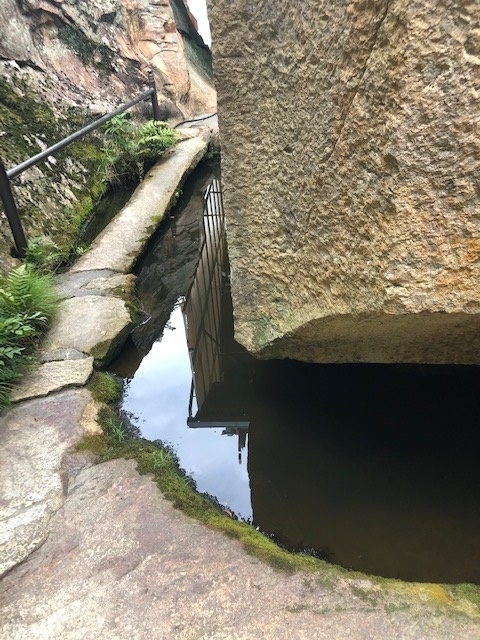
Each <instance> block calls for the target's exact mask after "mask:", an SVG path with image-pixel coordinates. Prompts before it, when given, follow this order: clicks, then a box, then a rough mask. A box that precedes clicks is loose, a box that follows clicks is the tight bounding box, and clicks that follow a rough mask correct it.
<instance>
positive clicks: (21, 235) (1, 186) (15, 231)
mask: <svg viewBox="0 0 480 640" xmlns="http://www.w3.org/2000/svg"><path fill="white" fill-rule="evenodd" d="M148 85H149V87H148V89H147V90H146V91H143V92H142V93H140V94H139V95H138V96H137V97H136V98H133V99H132V100H130V101H129V102H126V103H125V104H122V105H121V106H119V107H118V108H117V109H114V110H113V111H110V113H107V114H106V115H105V116H102V117H101V118H98V120H95V121H94V122H92V123H90V124H89V125H87V126H86V127H83V128H82V129H79V130H78V131H76V132H75V133H72V134H71V135H69V136H67V137H66V138H63V140H60V141H59V142H56V143H55V144H53V145H52V146H51V147H48V149H45V151H42V152H41V153H37V154H36V155H34V156H32V157H31V158H29V159H28V160H25V161H24V162H21V163H20V164H18V165H17V166H15V167H12V169H9V170H8V171H7V170H6V169H5V165H4V164H3V162H2V160H0V198H1V199H2V202H3V206H4V210H5V215H6V217H7V220H8V224H9V225H10V230H11V232H12V236H13V241H14V243H15V247H14V249H12V255H14V257H18V258H22V259H23V258H24V257H25V250H26V248H27V238H26V236H25V231H24V230H23V226H22V222H21V220H20V216H19V215H18V209H17V205H16V203H15V198H14V197H13V193H12V189H11V185H10V180H13V179H14V178H16V177H17V176H19V175H20V174H21V173H23V172H24V171H26V170H27V169H30V168H31V167H33V166H35V165H37V164H39V163H40V162H42V161H43V160H46V159H47V158H48V157H50V156H52V155H54V154H55V153H57V152H58V151H61V149H64V148H65V147H67V146H68V145H70V144H72V142H76V141H77V140H79V139H80V138H83V137H84V136H85V135H87V133H90V132H91V131H94V130H95V129H98V127H101V126H102V125H103V124H105V123H106V122H108V121H109V120H111V119H112V118H113V117H115V116H118V115H119V114H120V113H123V112H124V111H127V110H128V109H130V108H131V107H133V106H134V105H136V104H138V103H139V102H142V100H146V99H147V98H149V97H150V99H151V101H152V111H153V119H154V120H160V110H159V107H158V99H157V88H156V86H155V78H154V75H153V71H152V70H151V69H150V70H149V71H148Z"/></svg>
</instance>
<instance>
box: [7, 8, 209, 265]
mask: <svg viewBox="0 0 480 640" xmlns="http://www.w3.org/2000/svg"><path fill="white" fill-rule="evenodd" d="M176 21H178V28H177V22H176ZM148 68H152V69H153V70H154V73H155V77H156V83H157V89H158V100H159V106H160V112H161V117H162V118H163V119H165V120H171V121H180V120H182V119H184V118H189V117H191V116H192V115H195V114H199V113H204V112H210V111H215V110H216V94H215V89H214V87H213V82H212V77H211V76H212V74H211V54H210V50H209V49H208V47H207V46H206V45H205V44H204V43H203V40H202V38H201V37H200V36H199V35H198V33H197V32H196V30H195V26H194V24H193V22H192V20H191V18H190V16H189V13H188V11H187V9H186V8H185V6H184V3H183V0H171V1H170V0H160V1H157V2H153V1H152V2H149V1H147V0H115V1H114V0H93V1H88V2H87V0H80V1H77V0H2V2H1V3H0V73H1V78H0V159H2V160H3V161H4V162H5V165H6V167H7V169H9V168H11V167H13V166H15V165H16V164H18V163H19V162H21V161H23V160H25V159H27V158H28V157H30V156H33V155H34V154H36V153H38V152H39V151H41V150H44V149H45V148H47V147H48V146H50V145H52V144H53V143H55V142H57V141H58V140H60V139H61V138H63V137H65V136H66V135H68V134H69V133H72V132H73V131H75V130H77V129H79V128H80V127H82V126H84V125H85V124H87V123H88V122H91V121H93V120H94V119H95V118H96V117H98V116H99V115H103V114H104V113H106V112H108V111H111V110H112V109H114V108H115V107H117V106H118V105H119V104H121V103H124V102H127V101H128V100H130V99H131V98H132V97H133V96H135V95H137V94H138V93H140V92H141V91H143V90H144V89H145V88H146V81H147V70H148ZM131 113H132V114H133V115H134V116H135V115H137V116H138V115H142V116H146V117H151V106H150V104H149V103H141V104H140V106H137V107H135V108H134V110H133V111H132V112H131ZM101 146H102V142H101V139H96V138H95V134H94V135H91V134H90V135H89V136H88V137H87V138H85V141H84V142H79V143H76V144H75V145H72V146H70V147H69V148H68V149H67V150H64V151H62V152H60V154H58V155H57V156H56V157H55V158H50V159H49V161H48V162H47V163H45V164H42V165H39V166H38V167H35V168H33V169H30V170H29V171H27V172H25V173H23V174H22V175H21V176H20V177H19V178H17V179H16V180H15V181H14V182H13V188H14V192H15V197H16V199H17V203H18V205H19V208H20V214H21V217H22V219H23V222H24V224H25V226H26V230H27V236H28V237H32V236H39V235H47V236H49V237H51V238H53V239H54V240H56V241H57V242H58V241H61V240H63V235H64V234H65V227H66V224H65V218H66V210H69V209H71V208H72V207H73V208H76V211H75V214H74V215H77V214H80V215H81V214H82V213H83V212H84V210H85V209H88V208H89V206H90V207H91V198H93V199H95V198H96V195H95V192H96V190H97V191H98V186H99V185H98V184H96V183H95V175H96V174H97V167H98V164H99V157H98V154H99V151H100V148H101ZM98 180H99V178H98V177H97V182H98ZM97 195H98V193H97ZM89 197H90V201H88V198H89ZM0 207H1V204H0ZM11 244H12V240H11V235H10V231H9V229H8V226H7V223H6V220H5V217H4V214H3V211H1V212H0V269H6V268H7V267H8V266H9V260H8V251H9V248H10V246H11Z"/></svg>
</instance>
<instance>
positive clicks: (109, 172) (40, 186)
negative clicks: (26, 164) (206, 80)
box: [0, 27, 176, 270]
mask: <svg viewBox="0 0 480 640" xmlns="http://www.w3.org/2000/svg"><path fill="white" fill-rule="evenodd" d="M62 38H63V40H64V42H65V44H68V46H70V48H72V49H73V50H74V51H75V52H76V53H77V55H81V56H83V57H84V58H85V60H87V61H89V62H90V63H91V64H96V63H95V60H99V61H100V63H101V65H104V66H105V65H106V66H107V67H108V65H109V61H108V59H107V58H106V57H105V56H106V55H107V54H108V49H105V51H104V50H103V49H102V47H101V46H100V47H99V46H97V45H96V44H95V43H90V42H88V41H86V40H85V39H82V33H81V32H77V30H75V28H70V27H67V28H65V30H64V31H63V32H62ZM104 54H105V55H104ZM107 57H108V56H107ZM86 123H87V121H86V117H85V111H84V110H83V109H80V108H76V107H71V108H68V109H65V110H63V111H62V112H61V113H54V111H53V109H52V108H51V107H50V106H49V105H48V103H47V102H45V101H41V102H40V100H39V97H38V95H36V93H35V92H34V91H33V90H32V89H31V88H30V86H29V83H28V79H26V77H25V76H24V75H22V74H21V73H18V74H16V73H14V74H12V75H11V77H10V78H9V79H7V78H0V129H2V130H3V131H4V132H5V133H4V135H2V136H0V158H2V159H3V160H4V161H5V163H6V165H7V168H10V167H12V166H14V165H15V164H18V163H20V162H22V161H24V160H26V159H27V158H29V157H31V156H33V155H35V154H36V153H38V152H39V151H40V150H41V149H43V148H45V147H47V146H50V145H52V144H53V143H55V142H58V141H59V140H61V139H62V138H64V137H65V136H67V135H69V134H71V133H72V132H73V131H76V130H78V129H79V128H81V127H82V126H84V125H85V124H86ZM175 140H176V133H175V131H173V130H172V129H169V127H168V126H167V125H166V124H165V123H163V122H156V121H151V122H147V123H145V124H144V125H142V126H140V127H136V126H135V125H134V123H133V122H132V121H131V120H130V119H129V118H128V117H127V116H125V115H121V116H116V117H115V118H113V119H112V120H111V121H110V122H109V123H108V124H107V125H106V126H105V130H104V132H103V133H102V132H101V131H94V132H92V133H90V134H88V136H86V137H85V138H84V139H82V140H78V141H77V142H75V143H74V144H72V145H69V146H68V147H67V148H65V149H63V150H62V151H60V152H58V153H57V154H56V155H55V158H54V159H51V160H49V161H48V162H43V163H42V164H41V165H40V166H39V168H40V170H41V173H42V174H43V178H40V179H38V180H35V181H33V182H29V183H28V184H22V183H21V182H20V181H18V180H14V181H13V182H12V189H13V192H14V196H15V199H16V202H17V207H18V209H19V214H20V217H21V219H22V220H23V222H24V225H25V228H26V230H27V237H29V238H35V240H34V244H36V245H37V246H35V247H33V248H32V250H31V251H30V255H31V257H32V260H31V262H32V263H33V264H35V265H36V266H37V268H38V267H39V266H40V263H41V264H42V265H43V266H42V267H41V268H45V270H48V269H49V268H52V267H55V266H56V265H57V264H59V263H61V264H62V265H65V264H69V263H71V262H72V261H73V260H74V259H75V257H76V256H77V255H78V254H79V253H81V252H82V247H81V246H78V236H79V232H80V229H81V227H82V224H83V223H84V221H85V220H86V219H87V218H88V216H89V215H90V214H91V212H92V209H93V207H94V206H95V204H96V203H97V202H98V200H99V198H100V197H101V196H102V195H103V194H104V193H105V192H106V191H107V189H108V188H109V186H110V185H116V184H118V183H119V182H127V181H128V180H130V179H135V180H138V177H142V176H143V174H144V172H145V171H146V170H147V169H148V168H149V167H150V166H151V165H152V164H153V163H154V162H155V160H156V159H158V158H159V157H160V156H161V154H162V153H164V151H165V150H166V149H168V148H169V147H171V146H172V145H173V144H174V142H175ZM62 175H63V176H65V177H66V178H67V179H68V185H69V192H68V193H66V192H65V190H64V188H63V186H62V184H61V182H60V177H61V176H62ZM49 200H51V201H53V202H60V201H63V202H64V203H65V204H64V206H63V209H61V210H60V211H59V212H57V213H56V212H55V211H54V210H49V209H46V208H45V205H46V203H48V201H49ZM44 236H48V237H49V238H52V239H53V240H54V243H55V245H56V246H54V245H53V244H50V246H49V248H48V251H46V250H45V247H44V248H42V251H41V253H42V254H43V258H42V260H40V259H39V256H38V251H37V249H38V242H39V240H38V238H40V239H41V238H43V237H44ZM40 241H41V240H40Z"/></svg>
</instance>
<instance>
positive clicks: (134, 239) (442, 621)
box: [0, 129, 480, 640]
mask: <svg viewBox="0 0 480 640" xmlns="http://www.w3.org/2000/svg"><path fill="white" fill-rule="evenodd" d="M208 138H209V130H208V129H207V130H203V131H201V132H200V135H198V136H196V137H195V138H192V139H191V140H186V141H185V142H182V143H180V145H178V147H177V151H176V153H175V154H174V155H172V156H170V158H167V159H166V160H164V161H163V162H162V163H161V164H160V165H157V167H156V168H155V169H154V170H153V172H152V173H151V174H150V175H149V178H148V179H147V180H146V181H145V182H144V183H143V184H142V187H141V188H140V189H139V191H138V192H137V194H136V195H135V197H134V198H133V200H132V201H130V203H129V204H128V205H127V207H126V209H127V211H126V213H125V214H123V213H122V214H120V216H119V218H117V219H115V221H114V222H112V223H111V225H109V227H108V228H107V229H106V230H105V232H104V233H103V234H102V235H101V237H100V238H99V239H98V240H97V241H96V242H95V243H94V245H93V246H92V249H91V250H90V251H89V252H88V253H87V254H86V255H85V256H84V257H82V259H81V260H80V261H79V262H78V263H77V264H76V265H75V267H74V268H73V269H72V270H71V271H70V272H69V273H68V274H66V275H65V276H62V277H61V278H60V279H59V281H58V289H59V291H60V292H61V294H62V296H64V297H65V300H64V302H63V303H62V307H61V310H60V313H59V315H58V318H57V320H56V322H55V324H54V326H53V327H52V330H51V332H50V333H49V335H48V338H47V341H46V344H45V351H44V353H43V360H44V362H43V364H42V365H41V366H40V367H39V370H38V371H37V372H36V373H35V374H32V376H31V377H30V378H29V379H27V380H26V381H24V382H23V383H22V385H20V386H19V387H18V388H17V389H16V391H15V400H16V401H17V404H16V406H15V407H14V408H13V410H12V411H10V412H9V413H7V414H6V415H5V416H3V417H2V418H1V419H0V575H1V574H3V579H2V580H1V582H0V638H1V640H24V639H25V640H27V639H28V640H30V639H34V638H40V639H44V638H45V639H59V640H60V639H61V640H74V639H75V640H76V639H78V640H80V639H81V640H103V639H105V640H117V639H118V640H127V639H128V640H137V639H138V640H156V639H162V640H163V639H165V640H167V639H168V640H175V639H178V640H199V639H202V640H207V639H212V640H224V639H225V640H226V639H232V640H234V639H239V640H240V639H242V640H250V639H251V640H262V639H267V640H277V639H278V640H287V639H292V640H297V639H298V640H300V639H306V640H315V639H325V640H337V639H338V640H345V639H346V638H354V639H358V640H360V639H363V638H365V639H369V640H370V639H372V638H378V639H382V640H387V639H410V638H412V639H415V640H421V639H432V640H442V639H446V638H452V639H455V640H473V639H480V618H478V617H475V615H477V616H478V613H476V610H475V608H474V606H473V605H471V604H470V603H469V602H468V601H466V600H465V601H462V600H461V599H454V598H453V597H451V595H450V594H449V592H448V590H445V589H443V588H442V587H440V586H437V585H413V584H412V585H408V584H403V585H402V584H401V583H398V584H396V583H394V582H390V583H388V582H385V583H381V582H378V581H375V580H370V579H369V578H367V577H364V576H359V575H358V574H349V573H348V572H345V571H342V570H339V569H338V570H337V569H334V568H330V567H325V569H324V570H320V571H319V572H318V573H316V574H307V573H297V574H294V575H290V576H289V575H285V574H283V573H279V572H276V571H274V570H273V569H271V568H270V567H268V566H267V565H265V564H263V563H261V562H260V561H259V560H257V559H255V558H253V557H251V556H250V555H248V554H247V553H246V552H245V551H244V549H243V548H242V547H241V545H240V543H239V542H237V541H235V540H232V539H229V538H227V537H226V536H224V535H222V534H220V533H217V532H214V531H210V530H209V529H207V528H206V527H204V526H202V525H200V524H198V523H197V522H195V521H193V520H191V519H189V518H188V517H187V516H185V515H184V514H183V513H181V512H179V511H177V510H175V509H174V508H173V506H172V505H171V504H170V503H169V502H168V501H166V500H165V499H164V498H163V496H162V495H161V493H160V491H159V490H158V488H157V487H156V485H155V484H154V483H153V482H152V480H151V479H150V478H149V477H148V476H140V475H139V474H138V473H137V472H136V470H135V464H134V463H133V462H132V461H126V460H114V461H110V462H107V463H103V464H95V463H94V457H93V455H91V454H79V453H72V452H71V451H72V448H73V446H74V445H75V443H76V442H78V441H79V440H80V439H81V438H82V436H83V435H84V434H85V433H91V432H95V431H96V430H98V425H97V424H96V422H95V416H96V410H97V407H96V405H95V403H94V402H93V400H92V398H91V395H90V392H89V391H88V390H87V389H86V388H84V387H83V385H84V384H85V381H86V380H87V379H88V377H89V376H90V374H91V372H92V367H93V362H94V360H96V362H97V363H103V362H106V361H108V360H109V359H110V358H111V357H113V355H114V353H115V351H116V350H117V349H118V348H119V346H120V343H121V342H122V341H123V338H124V335H125V333H126V332H128V327H129V324H130V320H129V317H128V312H127V309H126V305H125V302H124V300H123V296H125V295H126V294H128V290H130V289H131V287H132V286H133V284H134V282H133V277H132V276H130V275H129V274H128V272H129V270H130V268H131V265H132V264H133V262H134V260H135V257H136V256H137V255H138V253H139V252H140V251H141V249H142V247H143V246H144V244H145V242H146V241H147V239H148V236H149V234H151V233H152V230H153V228H154V227H155V226H156V225H158V222H159V220H160V219H161V217H162V215H163V214H162V207H166V206H167V204H168V202H169V200H170V197H171V194H173V193H175V190H176V189H177V188H178V181H179V179H180V177H181V176H182V175H183V174H184V173H185V172H186V171H188V170H190V169H191V167H192V166H194V165H195V164H196V162H197V161H198V159H199V157H201V155H202V154H203V153H204V151H205V149H206V146H207V143H208ZM177 154H182V155H183V158H184V160H185V162H184V163H182V162H180V159H179V158H178V157H177ZM162 167H163V169H162ZM182 172H183V173H182ZM143 185H145V186H143ZM163 192H164V193H165V195H164V197H161V196H160V193H163ZM168 194H170V195H168ZM148 212H150V213H148ZM123 216H124V217H123ZM126 221H128V224H127V222H126ZM126 229H128V230H129V231H128V234H129V235H128V237H127V238H126V237H125V234H126ZM65 370H66V371H67V374H68V375H67V377H66V378H64V377H63V371H65ZM60 376H62V377H60Z"/></svg>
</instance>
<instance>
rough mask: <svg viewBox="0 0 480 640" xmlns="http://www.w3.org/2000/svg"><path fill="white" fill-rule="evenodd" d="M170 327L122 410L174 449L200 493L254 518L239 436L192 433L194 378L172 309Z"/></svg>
mask: <svg viewBox="0 0 480 640" xmlns="http://www.w3.org/2000/svg"><path fill="white" fill-rule="evenodd" d="M169 326H170V327H171V328H170V329H169V328H168V327H167V328H165V331H164V333H163V336H162V338H161V340H160V341H158V342H155V343H154V344H153V347H152V349H151V351H150V353H148V354H147V355H146V356H145V358H144V359H143V360H142V364H141V365H140V367H139V368H138V370H137V372H136V373H135V376H134V377H133V379H132V380H130V381H129V382H128V383H127V385H126V389H125V396H124V400H123V407H122V408H123V409H124V410H125V411H127V412H129V413H132V414H133V415H134V416H135V419H134V422H135V423H136V424H137V425H138V426H139V427H140V430H141V432H142V436H143V437H144V438H148V439H149V440H156V439H160V440H162V441H164V442H165V443H168V444H170V445H171V446H172V447H173V449H174V450H175V452H176V453H177V455H178V457H179V459H180V465H181V466H182V467H183V468H184V469H185V470H186V471H187V473H189V474H190V475H191V476H192V477H193V478H194V479H195V481H196V482H197V486H198V489H199V491H206V492H207V493H211V494H212V495H215V496H216V497H217V498H218V500H219V501H220V502H221V503H222V504H226V505H228V506H229V507H230V508H231V509H233V511H234V512H235V513H236V514H237V515H239V516H242V517H243V518H250V517H251V514H252V511H251V505H250V487H249V481H248V473H247V453H246V450H245V451H244V452H243V456H242V463H241V464H239V463H238V457H237V447H238V439H237V436H231V437H230V436H226V435H221V434H222V429H189V428H188V427H187V417H188V401H189V396H190V385H191V380H192V373H191V370H190V358H189V356H188V348H187V341H186V337H185V329H184V324H183V317H182V311H181V309H180V308H179V307H177V308H176V309H174V310H173V312H172V315H171V317H170V322H169Z"/></svg>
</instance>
